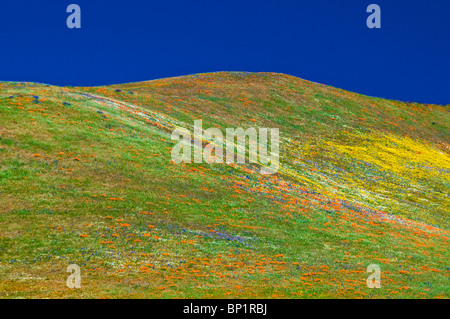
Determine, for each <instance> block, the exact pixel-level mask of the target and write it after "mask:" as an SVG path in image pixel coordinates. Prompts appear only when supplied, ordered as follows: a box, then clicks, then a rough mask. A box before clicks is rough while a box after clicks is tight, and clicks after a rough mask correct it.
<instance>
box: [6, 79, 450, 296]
mask: <svg viewBox="0 0 450 319" xmlns="http://www.w3.org/2000/svg"><path fill="white" fill-rule="evenodd" d="M0 115H1V117H0V165H1V167H0V195H1V196H0V240H1V242H0V243H1V246H0V278H1V279H0V291H1V293H0V296H3V297H5V296H9V297H20V296H25V297H26V296H33V297H43V296H51V297H67V296H78V297H102V296H104V297H123V296H128V297H150V298H151V297H170V298H171V297H219V298H223V297H271V298H272V297H274V298H276V297H288V298H311V297H391V296H395V297H401V296H405V297H448V296H449V294H450V291H449V290H448V289H449V288H448V287H449V268H448V267H449V266H450V265H449V259H450V258H449V253H448V238H449V235H450V234H449V199H448V194H449V179H450V177H449V176H450V175H449V171H450V156H449V138H448V123H450V121H449V120H450V119H449V106H439V105H423V104H417V103H403V102H398V101H391V100H384V99H379V98H372V97H367V96H363V95H359V94H356V93H351V92H346V91H343V90H340V89H336V88H332V87H328V86H324V85H321V84H316V83H312V82H308V81H305V80H302V79H298V78H295V77H292V76H287V75H281V74H273V73H237V72H236V73H230V72H227V73H225V72H220V73H211V74H199V75H191V76H185V77H178V78H169V79H162V80H155V81H149V82H140V83H130V84H123V85H114V86H106V87H91V88H79V87H77V88H74V87H56V86H48V85H43V84H34V83H0ZM195 119H202V120H203V128H204V129H206V128H208V127H213V126H214V127H218V128H220V129H221V130H222V131H225V128H229V127H243V128H248V127H267V128H273V127H276V128H279V131H280V135H281V143H280V163H281V167H280V169H279V171H278V173H277V174H274V175H266V176H263V175H260V174H259V173H258V170H257V169H256V166H254V165H237V164H236V165H227V164H212V165H209V164H206V163H205V164H178V165H176V164H174V163H173V162H171V149H172V147H173V146H174V142H173V141H172V140H171V138H170V135H171V132H172V131H173V129H175V128H176V127H184V128H187V129H189V130H192V128H193V121H194V120H195ZM72 262H73V263H76V264H79V265H80V266H82V269H84V272H83V274H84V277H83V281H84V284H83V289H81V290H68V289H67V287H66V286H65V280H66V278H67V273H66V272H65V267H67V265H68V264H69V263H72ZM373 263H375V264H379V265H380V267H381V269H382V274H383V276H382V285H383V288H382V289H377V290H371V289H369V288H367V286H366V282H365V280H366V278H367V276H368V274H366V272H365V269H366V267H367V266H368V265H369V264H373ZM6 294H8V295H6Z"/></svg>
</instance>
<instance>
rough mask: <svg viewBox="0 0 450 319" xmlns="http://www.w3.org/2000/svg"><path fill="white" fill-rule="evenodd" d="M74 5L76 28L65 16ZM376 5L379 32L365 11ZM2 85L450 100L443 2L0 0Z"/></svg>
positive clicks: (449, 42)
mask: <svg viewBox="0 0 450 319" xmlns="http://www.w3.org/2000/svg"><path fill="white" fill-rule="evenodd" d="M71 3H76V4H78V5H80V7H81V24H82V28H81V29H68V28H67V26H66V19H67V16H68V15H69V14H68V13H66V8H67V6H68V5H69V4H71ZM371 3H376V4H378V5H380V7H381V20H382V22H381V23H382V28H381V29H369V28H367V26H366V19H367V16H368V15H369V14H368V13H366V8H367V6H368V5H369V4H371ZM0 43H1V46H0V80H14V81H34V82H42V83H49V84H57V85H103V84H113V83H125V82H135V81H143V80H150V79H156V78H162V77H169V76H179V75H185V74H192V73H202V72H211V71H227V70H228V71H271V72H281V73H287V74H291V75H295V76H298V77H301V78H304V79H307V80H311V81H315V82H320V83H324V84H329V85H333V86H336V87H339V88H342V89H346V90H350V91H355V92H358V93H363V94H367V95H372V96H379V97H384V98H391V99H399V100H405V101H417V102H424V103H439V104H449V103H450V1H448V0H395V1H393V0H370V1H361V0H343V1H339V0H308V1H302V0H293V1H283V0H278V1H265V0H255V1H253V0H251V1H250V0H226V1H217V0H204V1H198V0H183V1H171V0H164V1H162V0H159V1H152V0H147V1H144V0H141V1H138V0H126V1H117V0H103V1H101V0H71V1H64V0H58V1H35V0H21V1H2V2H1V4H0Z"/></svg>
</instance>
